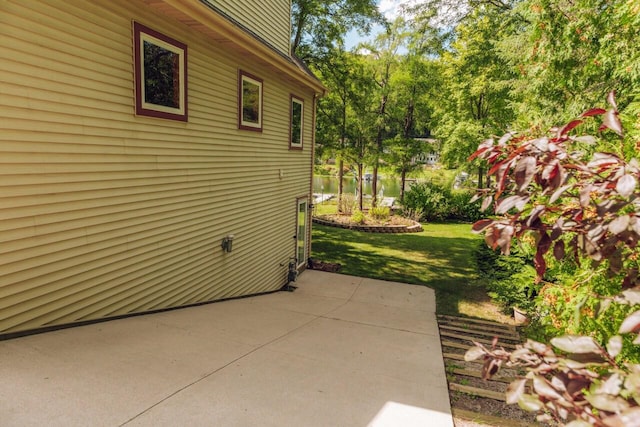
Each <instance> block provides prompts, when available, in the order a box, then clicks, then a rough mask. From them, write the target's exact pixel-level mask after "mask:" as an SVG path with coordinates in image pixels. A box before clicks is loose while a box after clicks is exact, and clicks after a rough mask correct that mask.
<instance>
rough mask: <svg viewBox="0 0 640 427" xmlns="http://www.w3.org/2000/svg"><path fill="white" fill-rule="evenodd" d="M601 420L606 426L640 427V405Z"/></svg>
mask: <svg viewBox="0 0 640 427" xmlns="http://www.w3.org/2000/svg"><path fill="white" fill-rule="evenodd" d="M602 421H603V422H604V424H605V425H606V426H607V427H640V407H638V406H634V407H632V408H629V409H627V410H626V411H624V412H622V413H621V414H617V415H612V416H610V417H607V418H604V419H603V420H602ZM567 427H568V426H567Z"/></svg>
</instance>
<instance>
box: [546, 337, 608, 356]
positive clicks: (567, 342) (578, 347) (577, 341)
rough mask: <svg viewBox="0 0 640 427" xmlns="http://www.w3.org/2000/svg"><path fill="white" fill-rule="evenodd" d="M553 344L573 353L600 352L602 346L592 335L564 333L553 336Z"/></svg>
mask: <svg viewBox="0 0 640 427" xmlns="http://www.w3.org/2000/svg"><path fill="white" fill-rule="evenodd" d="M551 345H553V346H554V347H557V348H559V349H560V350H562V351H565V352H567V353H571V354H586V353H596V354H599V353H600V347H599V346H598V344H596V342H595V341H594V340H593V338H591V337H585V336H576V335H563V336H561V337H555V338H551Z"/></svg>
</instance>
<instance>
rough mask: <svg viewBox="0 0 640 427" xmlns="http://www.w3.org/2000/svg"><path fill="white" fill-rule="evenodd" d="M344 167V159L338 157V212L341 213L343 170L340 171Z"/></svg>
mask: <svg viewBox="0 0 640 427" xmlns="http://www.w3.org/2000/svg"><path fill="white" fill-rule="evenodd" d="M343 168H344V161H343V160H342V159H340V161H339V162H338V213H342V190H343V189H344V188H343V184H342V177H343V176H344V172H343V171H342V170H343Z"/></svg>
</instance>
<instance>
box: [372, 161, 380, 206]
mask: <svg viewBox="0 0 640 427" xmlns="http://www.w3.org/2000/svg"><path fill="white" fill-rule="evenodd" d="M376 206H378V161H377V160H376V164H375V165H373V174H372V176H371V207H372V208H375V207H376Z"/></svg>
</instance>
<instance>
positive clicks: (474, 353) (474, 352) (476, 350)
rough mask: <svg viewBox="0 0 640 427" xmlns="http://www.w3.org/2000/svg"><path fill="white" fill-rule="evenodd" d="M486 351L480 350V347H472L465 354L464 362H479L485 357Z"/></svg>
mask: <svg viewBox="0 0 640 427" xmlns="http://www.w3.org/2000/svg"><path fill="white" fill-rule="evenodd" d="M484 353H485V351H484V350H483V349H482V348H480V347H476V346H474V347H471V348H470V349H469V350H467V352H466V353H465V354H464V360H465V361H467V362H473V361H474V360H477V359H479V358H481V357H482V356H484Z"/></svg>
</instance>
